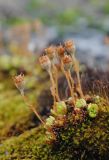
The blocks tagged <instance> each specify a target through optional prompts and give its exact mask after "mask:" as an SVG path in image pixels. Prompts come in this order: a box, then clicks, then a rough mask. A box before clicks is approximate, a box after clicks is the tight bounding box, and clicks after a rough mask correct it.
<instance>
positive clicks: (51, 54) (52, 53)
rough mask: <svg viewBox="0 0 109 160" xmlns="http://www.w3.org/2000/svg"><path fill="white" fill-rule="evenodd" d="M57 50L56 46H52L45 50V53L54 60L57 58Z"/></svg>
mask: <svg viewBox="0 0 109 160" xmlns="http://www.w3.org/2000/svg"><path fill="white" fill-rule="evenodd" d="M55 52H56V48H55V47H54V46H50V47H48V48H46V49H45V53H46V54H47V55H48V57H49V58H50V59H51V60H52V59H53V58H54V57H55Z"/></svg>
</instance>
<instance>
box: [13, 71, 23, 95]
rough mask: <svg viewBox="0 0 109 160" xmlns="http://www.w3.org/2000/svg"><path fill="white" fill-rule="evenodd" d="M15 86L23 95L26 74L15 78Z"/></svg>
mask: <svg viewBox="0 0 109 160" xmlns="http://www.w3.org/2000/svg"><path fill="white" fill-rule="evenodd" d="M13 81H14V84H15V86H16V87H17V88H18V90H19V91H20V92H21V93H22V94H23V93H24V74H20V75H18V76H15V77H14V78H13Z"/></svg>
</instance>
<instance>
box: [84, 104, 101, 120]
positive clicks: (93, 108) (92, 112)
mask: <svg viewBox="0 0 109 160" xmlns="http://www.w3.org/2000/svg"><path fill="white" fill-rule="evenodd" d="M87 110H88V114H89V116H90V117H91V118H95V117H96V116H97V114H98V110H99V108H98V105H97V104H94V103H90V104H89V105H88V108H87Z"/></svg>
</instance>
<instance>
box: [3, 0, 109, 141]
mask: <svg viewBox="0 0 109 160" xmlns="http://www.w3.org/2000/svg"><path fill="white" fill-rule="evenodd" d="M68 39H72V40H74V41H75V44H76V48H77V57H78V59H79V60H80V62H81V64H82V67H81V68H83V70H84V69H85V67H84V66H85V65H86V66H87V67H89V68H92V69H93V70H96V69H98V70H100V71H104V72H105V71H108V69H109V0H0V140H3V139H5V138H6V137H9V136H12V135H19V134H21V133H22V132H24V131H25V130H28V129H30V128H33V127H34V126H36V125H37V123H38V121H37V119H36V118H35V117H34V114H33V113H31V111H30V110H29V109H28V108H27V107H26V106H25V104H24V103H23V101H22V98H21V96H20V95H19V93H18V91H17V89H16V88H15V86H14V84H13V81H12V77H13V76H14V75H17V74H18V73H21V72H23V73H25V81H26V89H25V90H26V93H27V94H28V96H29V98H30V100H32V101H33V102H35V104H36V106H42V107H40V108H38V110H39V112H40V113H41V115H42V116H43V115H45V114H46V113H47V111H48V110H49V108H47V107H49V106H50V105H51V104H52V101H49V98H50V99H52V98H51V94H50V92H49V91H47V89H48V88H49V87H50V84H49V81H47V79H48V75H47V74H46V73H45V72H44V71H43V70H41V68H40V66H39V64H38V60H37V57H38V56H39V55H41V54H42V52H43V50H44V48H46V47H47V46H48V45H50V44H53V45H55V44H60V43H63V42H64V41H65V40H68ZM40 84H41V85H40ZM45 86H46V87H45ZM31 93H32V94H31ZM38 97H39V98H38Z"/></svg>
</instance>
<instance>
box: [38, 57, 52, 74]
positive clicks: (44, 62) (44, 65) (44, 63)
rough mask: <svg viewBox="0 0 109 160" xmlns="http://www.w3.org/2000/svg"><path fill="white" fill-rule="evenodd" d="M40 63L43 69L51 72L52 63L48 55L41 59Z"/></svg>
mask: <svg viewBox="0 0 109 160" xmlns="http://www.w3.org/2000/svg"><path fill="white" fill-rule="evenodd" d="M39 62H40V64H41V66H42V68H43V69H46V70H47V71H48V70H50V68H51V62H50V59H49V58H48V56H47V55H45V56H42V57H40V58H39Z"/></svg>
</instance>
